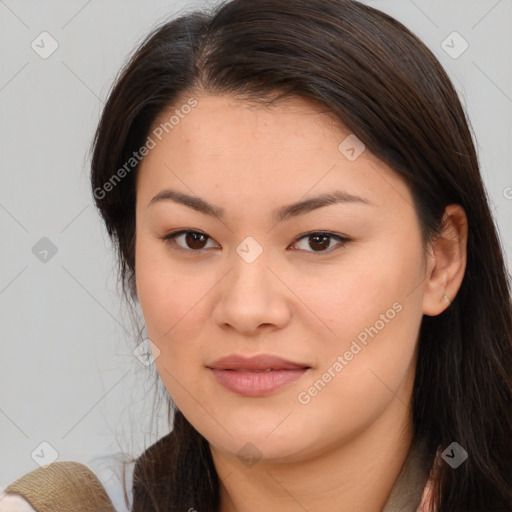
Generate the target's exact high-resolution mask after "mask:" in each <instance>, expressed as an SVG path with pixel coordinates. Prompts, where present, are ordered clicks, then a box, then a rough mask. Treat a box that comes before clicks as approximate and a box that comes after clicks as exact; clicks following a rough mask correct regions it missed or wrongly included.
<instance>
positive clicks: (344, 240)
mask: <svg viewBox="0 0 512 512" xmlns="http://www.w3.org/2000/svg"><path fill="white" fill-rule="evenodd" d="M188 233H196V234H200V235H203V236H205V237H206V238H207V239H208V240H214V239H213V238H212V237H211V236H209V235H208V234H206V233H205V232H203V231H201V230H198V229H180V230H177V231H174V232H171V233H168V234H166V235H164V236H163V237H161V239H162V240H163V241H164V242H174V243H175V239H176V238H177V237H178V236H180V235H184V234H188ZM313 235H324V236H328V237H330V238H333V239H335V240H337V241H338V245H336V246H334V247H331V248H330V249H327V250H325V251H303V252H306V253H309V254H314V255H322V254H330V253H332V252H334V251H336V250H337V249H339V248H341V247H343V246H345V245H346V244H348V243H350V242H352V239H351V238H349V237H347V236H344V235H341V234H337V233H333V232H332V231H325V230H317V231H308V232H307V233H303V234H301V235H298V236H297V237H296V238H295V240H294V241H293V242H292V245H295V244H296V243H298V242H299V241H301V240H302V239H303V238H307V237H311V236H313ZM177 249H178V250H182V251H185V252H188V253H192V254H193V253H197V254H200V253H201V252H203V251H205V250H207V249H204V248H203V249H197V250H194V249H186V248H183V247H180V246H177ZM210 249H211V247H210ZM293 250H300V249H293Z"/></svg>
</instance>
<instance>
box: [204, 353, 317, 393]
mask: <svg viewBox="0 0 512 512" xmlns="http://www.w3.org/2000/svg"><path fill="white" fill-rule="evenodd" d="M207 368H208V369H209V370H210V372H211V373H212V375H213V376H214V378H215V380H216V381H217V383H219V384H220V385H221V386H223V387H224V388H225V389H227V390H229V391H231V392H233V393H236V394H238V395H242V396H245V397H258V396H264V395H268V394H270V393H273V392H274V391H277V390H278V389H280V388H282V387H284V386H286V385H287V384H292V383H294V382H296V381H297V380H298V379H300V377H302V376H303V375H304V374H305V373H307V372H308V370H310V369H311V367H310V366H309V365H307V364H302V363H297V362H293V361H288V360H286V359H282V358H280V357H277V356H272V355H269V354H262V355H258V356H253V357H250V358H246V357H242V356H238V355H236V354H234V355H231V356H227V357H223V358H222V359H219V360H217V361H215V362H214V363H212V364H211V365H209V366H207Z"/></svg>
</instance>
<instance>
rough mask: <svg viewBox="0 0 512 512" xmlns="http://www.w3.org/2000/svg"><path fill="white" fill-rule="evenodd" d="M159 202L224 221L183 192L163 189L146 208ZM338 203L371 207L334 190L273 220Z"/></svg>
mask: <svg viewBox="0 0 512 512" xmlns="http://www.w3.org/2000/svg"><path fill="white" fill-rule="evenodd" d="M160 201H173V202H175V203H178V204H183V205H185V206H188V207H189V208H193V209H194V210H196V211H198V212H201V213H204V214H205V215H211V216H212V217H216V218H217V219H224V215H225V210H224V208H221V207H220V206H214V205H212V204H210V203H209V202H208V201H205V200H204V199H201V198H200V197H197V196H189V195H187V194H184V193H183V192H177V191H176V190H170V189H165V190H162V191H160V192H158V194H157V195H156V196H155V197H153V199H151V201H149V203H148V205H147V206H148V207H149V206H151V205H153V204H155V203H158V202H160ZM338 203H355V204H366V205H372V203H370V201H368V200H367V199H364V198H362V197H360V196H358V195H355V194H349V193H348V192H343V191H341V190H335V191H333V192H328V193H325V194H320V195H318V196H315V197H312V198H310V199H306V200H304V201H299V202H297V203H292V204H289V205H285V206H282V207H281V208H278V209H277V210H275V211H274V212H273V218H274V219H275V220H276V221H284V220H287V219H289V218H291V217H297V216H298V215H304V214H306V213H308V212H310V211H313V210H316V209H317V208H322V207H324V206H329V205H332V204H338Z"/></svg>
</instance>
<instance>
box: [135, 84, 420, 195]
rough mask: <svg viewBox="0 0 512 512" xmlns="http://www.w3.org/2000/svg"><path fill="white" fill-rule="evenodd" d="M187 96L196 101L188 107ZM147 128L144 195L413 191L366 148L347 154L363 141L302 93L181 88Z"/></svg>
mask: <svg viewBox="0 0 512 512" xmlns="http://www.w3.org/2000/svg"><path fill="white" fill-rule="evenodd" d="M190 98H193V99H194V100H195V106H194V107H193V108H186V109H185V108H183V105H187V104H191V102H190V101H189V100H190ZM155 133H156V134H157V135H158V136H156V135H155ZM149 135H150V136H152V137H153V139H154V140H155V143H156V144H155V147H154V148H153V149H152V150H151V151H150V152H149V154H148V155H147V156H146V157H145V158H144V160H143V161H142V164H141V166H140V169H139V172H138V173H137V189H138V195H139V192H140V193H141V194H142V195H144V196H145V197H146V198H147V196H148V195H149V194H156V193H158V192H159V190H160V189H162V188H165V187H166V186H171V185H177V186H179V187H181V189H182V190H183V191H184V192H190V191H192V192H195V193H197V194H198V195H200V196H202V197H212V195H213V196H216V197H217V199H218V200H222V199H225V198H226V194H225V193H223V191H224V190H233V191H237V192H238V194H239V195H240V196H244V197H246V198H252V200H263V198H265V199H266V200H269V201H270V202H275V201H279V202H283V201H282V199H283V193H284V192H286V195H287V199H292V200H297V199H299V198H301V197H303V196H304V195H306V194H308V192H309V191H311V192H312V193H320V192H325V191H328V190H329V189H330V188H331V189H332V188H333V187H337V188H339V186H340V185H343V188H344V190H346V191H347V192H348V193H357V194H360V195H363V194H366V197H368V199H370V200H371V201H373V202H375V203H376V204H379V203H385V202H389V201H390V200H391V199H392V197H391V196H393V195H394V196H397V195H398V197H395V199H400V198H401V199H400V201H402V202H403V200H404V196H406V197H407V196H408V188H407V187H406V185H405V183H404V182H403V180H402V179H401V178H400V177H399V176H398V175H397V173H396V172H394V171H393V170H392V169H390V168H389V167H388V166H386V165H385V164H384V163H383V162H381V161H379V160H378V159H377V158H376V157H374V156H373V155H372V154H370V153H369V151H367V150H365V149H364V150H363V151H362V153H361V155H360V156H359V157H358V158H355V159H353V158H347V154H346V153H344V151H345V150H346V148H345V146H346V145H347V144H349V145H352V146H354V144H355V149H356V150H357V152H359V151H361V149H362V148H364V145H363V144H362V143H361V142H360V141H359V142H358V141H357V139H354V137H355V136H354V135H353V134H351V133H350V131H349V130H348V129H347V128H346V127H345V126H344V125H343V123H341V121H340V120H338V119H337V118H336V117H335V116H334V115H333V114H332V113H331V112H330V111H328V109H327V108H326V107H325V106H323V105H320V104H318V103H313V102H309V101H307V100H305V99H302V98H296V97H293V98H287V99H286V100H285V101H282V100H280V101H279V102H276V103H274V104H272V105H270V106H267V105H260V104H256V103H254V102H247V101H242V100H239V99H237V98H235V97H233V96H229V95H222V96H211V95H206V94H191V95H188V96H187V95H183V96H182V97H181V98H180V100H179V101H177V102H175V104H174V105H173V106H172V107H171V108H169V109H167V110H166V111H164V112H162V113H161V115H160V116H159V117H158V119H157V120H156V121H155V123H154V124H153V126H152V128H151V131H150V134H149ZM345 141H349V142H348V143H346V142H345ZM357 144H359V146H357ZM349 156H351V155H350V153H349ZM352 156H353V152H352ZM187 188H188V189H189V190H188V191H187V190H186V189H187ZM408 199H409V201H412V199H411V198H410V196H408ZM148 200H149V199H148Z"/></svg>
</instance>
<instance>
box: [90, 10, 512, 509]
mask: <svg viewBox="0 0 512 512" xmlns="http://www.w3.org/2000/svg"><path fill="white" fill-rule="evenodd" d="M91 183H92V190H93V194H94V197H95V200H96V204H97V207H98V209H99V211H100V212H101V215H102V217H103V219H104V221H105V223H106V227H107V230H108V233H109V235H110V236H111V237H112V239H113V241H114V242H115V244H116V247H117V250H118V255H119V261H120V269H121V278H122V281H123V283H124V284H125V285H126V292H127V295H130V297H131V298H133V299H134V301H135V302H136V303H137V304H140V307H141V311H142V313H143V315H144V320H145V328H146V330H147V333H148V337H149V339H150V340H151V349H152V355H153V357H154V360H155V364H156V367H157V369H158V373H159V376H160V378H161V380H162V382H163V383H164V385H165V387H166V389H167V391H168V393H169V396H170V398H171V399H172V409H173V416H174V421H173V424H174V428H173V430H172V432H170V433H169V434H168V435H167V436H165V437H164V438H163V439H161V440H160V441H158V442H157V443H156V444H155V445H153V446H152V447H150V448H149V449H148V450H146V452H144V453H143V454H142V455H141V456H140V457H139V458H138V459H137V461H136V465H135V469H134V479H133V508H132V510H134V511H149V510H173V511H174V510H176V511H178V510H189V511H192V510H197V511H207V510H209V511H221V512H231V511H259V510H290V511H291V510H309V511H313V510H322V511H331V510H332V511H337V512H339V511H354V510H361V511H380V510H384V511H386V512H390V511H393V512H394V511H395V510H406V511H416V510H418V511H429V512H430V511H433V510H436V511H439V512H441V511H443V512H445V511H454V512H455V511H459V512H462V511H464V512H469V511H481V512H483V511H486V512H488V511H503V510H512V490H511V483H512V442H511V439H512V436H511V432H512V407H511V405H512V379H511V377H512V314H511V313H512V307H511V299H510V288H509V283H508V281H507V273H506V270H505V266H504V260H503V252H502V249H501V247H500V243H499V241H498V238H497V234H496V229H495V226H494V224H493V220H492V217H491V214H490V209H489V205H488V202H487V198H486V193H485V190H484V187H483V184H482V180H481V176H480V172H479V167H478V160H477V155H476V153H475V148H474V145H473V141H472V138H471V134H470V131H469V129H468V122H467V120H466V117H465V114H464V111H463V109H462V107H461V104H460V101H459V99H458V97H457V94H456V92H455V90H454V88H453V86H452V84H451V83H450V80H449V78H448V77H447V75H446V73H445V72H444V70H443V69H442V67H441V66H440V64H439V62H438V61H437V60H436V59H435V57H434V56H433V55H432V53H431V52H430V51H429V50H428V49H427V48H426V47H425V46H424V45H423V44H422V43H421V42H420V41H419V40H418V38H416V37H415V36H414V35H413V34H411V33H410V32H409V31H408V30H407V29H406V28H405V27H404V26H403V25H401V24H400V23H399V22H397V21H396V20H394V19H392V18H391V17H389V16H387V15H386V14H384V13H382V12H380V11H378V10H375V9H373V8H371V7H368V6H365V5H362V4H360V3H358V2H355V1H352V0H298V1H295V2H293V3H291V2H287V1H285V0H259V1H258V2H251V1H249V0H232V1H230V2H228V3H225V4H224V5H222V6H220V7H219V8H218V9H217V10H216V11H215V12H214V13H213V16H209V15H206V14H203V13H199V12H198V13H193V14H188V15H185V16H182V17H180V18H178V19H176V20H173V21H171V22H169V23H166V24H165V25H163V26H161V27H159V28H158V29H157V30H155V31H154V33H152V34H151V35H150V36H148V38H147V39H146V41H145V42H144V43H143V44H142V45H141V47H140V48H139V49H138V51H137V52H136V53H135V55H134V56H133V57H132V59H131V60H130V62H129V63H128V65H127V66H126V67H125V69H124V70H123V72H122V74H121V75H120V77H119V79H118V81H117V83H116V85H115V86H114V88H113V89H112V91H111V94H110V97H109V100H108V102H107V104H106V106H105V109H104V112H103V115H102V118H101V121H100V124H99V127H98V130H97V133H96V138H95V144H94V148H93V158H92V173H91ZM170 404H171V402H170ZM170 406H171V405H170Z"/></svg>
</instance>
